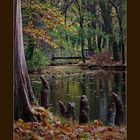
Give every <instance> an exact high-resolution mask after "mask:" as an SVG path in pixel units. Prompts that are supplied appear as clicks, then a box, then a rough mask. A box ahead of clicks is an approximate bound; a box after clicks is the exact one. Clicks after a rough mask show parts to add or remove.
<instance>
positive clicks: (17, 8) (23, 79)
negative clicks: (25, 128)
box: [14, 0, 37, 121]
mask: <svg viewBox="0 0 140 140" xmlns="http://www.w3.org/2000/svg"><path fill="white" fill-rule="evenodd" d="M34 100H35V97H34V95H33V90H32V87H31V83H30V79H29V75H28V71H27V66H26V61H25V54H24V46H23V32H22V16H21V3H20V0H15V1H14V119H15V120H17V119H19V118H21V119H23V120H24V121H37V119H36V117H35V115H34V110H33V108H32V104H33V101H34Z"/></svg>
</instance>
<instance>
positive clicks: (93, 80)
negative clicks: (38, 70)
mask: <svg viewBox="0 0 140 140" xmlns="http://www.w3.org/2000/svg"><path fill="white" fill-rule="evenodd" d="M45 77H46V78H47V80H48V82H49V85H50V89H51V93H50V95H49V102H50V104H51V110H52V111H53V112H54V113H55V114H58V113H59V107H58V104H57V102H58V101H59V100H61V101H64V103H65V104H67V102H69V101H71V102H75V103H76V117H77V120H78V119H79V106H80V98H79V97H80V96H81V95H83V94H84V95H86V96H87V97H88V100H89V106H90V112H89V117H90V121H93V120H94V119H100V120H102V121H103V122H104V123H105V124H113V123H114V117H115V108H114V104H113V102H112V97H111V92H110V91H111V90H114V91H115V92H116V94H118V95H119V96H120V98H121V100H122V102H123V105H124V108H126V86H125V85H126V73H125V72H122V71H117V72H115V71H114V72H112V71H101V70H97V71H92V72H85V73H75V74H68V75H64V74H63V75H55V74H52V75H49V76H45ZM36 79H38V81H37V80H36V81H32V85H33V87H34V92H35V96H36V98H37V99H39V94H40V93H39V92H40V89H41V83H40V81H39V78H38V77H36ZM124 120H125V118H124Z"/></svg>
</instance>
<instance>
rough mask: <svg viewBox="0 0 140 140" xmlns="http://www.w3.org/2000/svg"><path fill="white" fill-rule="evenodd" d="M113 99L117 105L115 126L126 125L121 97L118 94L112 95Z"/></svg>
mask: <svg viewBox="0 0 140 140" xmlns="http://www.w3.org/2000/svg"><path fill="white" fill-rule="evenodd" d="M112 98H113V101H114V103H115V109H116V115H115V125H119V126H120V125H122V124H123V123H124V107H123V103H122V101H121V99H120V97H119V96H118V95H117V94H116V93H114V92H113V93H112Z"/></svg>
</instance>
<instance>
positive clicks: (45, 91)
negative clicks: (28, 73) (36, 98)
mask: <svg viewBox="0 0 140 140" xmlns="http://www.w3.org/2000/svg"><path fill="white" fill-rule="evenodd" d="M40 79H41V82H42V89H41V93H40V94H41V106H42V107H44V108H45V109H47V108H48V106H49V101H48V95H49V93H50V88H49V84H48V82H47V80H46V79H45V77H43V76H40Z"/></svg>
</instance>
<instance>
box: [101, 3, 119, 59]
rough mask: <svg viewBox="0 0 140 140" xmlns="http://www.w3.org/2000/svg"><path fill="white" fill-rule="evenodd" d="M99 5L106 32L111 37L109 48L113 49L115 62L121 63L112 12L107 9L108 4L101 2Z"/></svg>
mask: <svg viewBox="0 0 140 140" xmlns="http://www.w3.org/2000/svg"><path fill="white" fill-rule="evenodd" d="M99 5H100V8H101V11H102V16H103V20H104V25H105V32H106V33H108V35H109V47H110V48H111V47H112V50H113V58H114V60H115V61H119V60H120V56H119V48H118V43H117V41H116V39H115V37H114V35H113V29H112V19H111V15H110V12H109V11H108V9H107V2H106V1H102V0H99Z"/></svg>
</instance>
